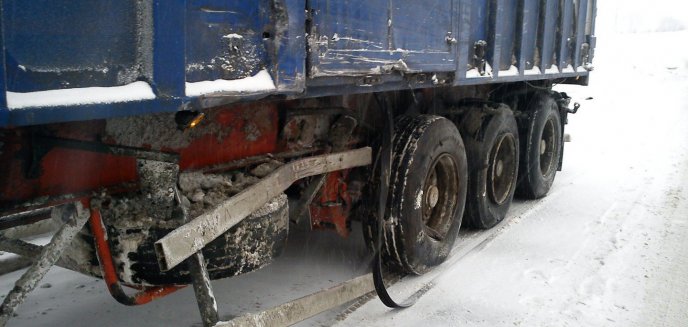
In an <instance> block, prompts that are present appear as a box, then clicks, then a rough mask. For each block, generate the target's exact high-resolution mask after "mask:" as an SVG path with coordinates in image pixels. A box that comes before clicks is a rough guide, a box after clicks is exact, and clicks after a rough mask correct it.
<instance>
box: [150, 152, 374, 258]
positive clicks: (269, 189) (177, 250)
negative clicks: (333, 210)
mask: <svg viewBox="0 0 688 327" xmlns="http://www.w3.org/2000/svg"><path fill="white" fill-rule="evenodd" d="M371 160H372V149H371V148H370V147H364V148H360V149H356V150H350V151H345V152H340V153H334V154H328V155H322V156H315V157H308V158H304V159H300V160H295V161H292V162H290V163H287V164H285V165H283V166H281V167H280V168H278V169H277V170H275V171H273V172H272V173H271V174H270V175H268V176H267V177H265V178H263V179H262V180H261V181H260V182H258V183H256V184H254V185H252V186H250V187H248V188H246V189H245V190H243V191H241V193H239V194H237V195H235V196H233V197H231V198H229V199H228V200H227V201H225V202H224V203H222V204H220V205H219V206H218V207H216V208H215V209H213V210H212V211H210V212H207V213H204V214H202V215H200V216H198V217H197V218H195V219H194V220H192V221H191V222H189V223H186V224H185V225H183V226H181V227H179V228H177V229H175V230H174V231H172V232H170V233H169V234H167V236H165V237H163V238H162V239H160V240H158V241H157V242H155V252H156V254H157V257H158V264H159V265H160V270H162V271H168V270H170V269H172V268H174V267H176V266H177V265H178V264H180V263H181V262H183V261H184V260H186V258H188V257H190V256H191V255H193V254H194V253H196V252H198V251H200V250H201V249H202V248H203V247H205V246H206V245H207V244H208V243H210V242H212V241H213V240H214V239H216V238H217V237H219V236H220V235H222V234H223V233H225V232H226V231H227V230H229V229H230V228H232V227H233V226H234V225H236V224H238V223H239V222H241V221H242V220H243V219H244V218H246V217H248V216H249V215H250V214H251V213H253V212H254V211H256V210H258V209H260V207H262V206H263V205H265V204H266V203H267V202H268V201H270V200H271V199H272V198H274V197H276V196H278V195H279V194H280V193H282V192H284V190H286V189H287V188H288V187H289V186H291V184H293V183H294V182H295V181H297V180H299V179H302V178H305V177H310V176H315V175H320V174H324V173H329V172H333V171H337V170H342V169H348V168H354V167H360V166H365V165H369V164H370V163H371Z"/></svg>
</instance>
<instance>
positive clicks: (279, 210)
mask: <svg viewBox="0 0 688 327" xmlns="http://www.w3.org/2000/svg"><path fill="white" fill-rule="evenodd" d="M134 201H135V200H132V199H127V198H121V199H118V198H113V199H112V204H111V205H114V204H115V203H118V205H122V206H121V207H123V205H129V206H132V205H133V203H134ZM121 207H120V208H121ZM288 212H289V207H288V202H287V196H286V195H285V194H281V195H279V196H277V197H276V198H274V199H272V200H270V201H269V202H268V203H267V204H266V205H265V206H263V207H262V208H260V209H258V210H257V211H256V212H254V213H253V214H251V215H250V216H248V217H247V218H246V219H244V220H243V221H241V222H240V223H239V224H237V225H236V226H234V227H232V228H231V229H229V230H228V231H227V232H226V233H224V234H222V235H221V236H220V237H218V238H217V239H215V240H214V241H212V242H210V243H209V244H208V245H207V246H206V247H205V248H204V249H203V255H204V258H205V261H206V266H207V269H208V274H209V277H210V279H213V280H215V279H221V278H227V277H232V276H237V275H240V274H243V273H247V272H251V271H254V270H257V269H260V268H262V267H264V266H266V265H267V264H269V263H270V262H271V261H272V259H273V258H275V257H277V256H279V255H280V254H281V252H282V250H283V249H284V246H285V243H286V240H287V234H288V226H289V225H288V219H289V218H288ZM101 213H102V215H103V225H104V226H105V228H106V230H107V237H108V243H109V245H110V250H111V252H112V255H113V257H112V259H113V262H114V264H115V266H116V267H117V274H118V278H119V280H120V281H121V282H123V283H124V284H126V285H134V286H151V285H186V284H190V283H191V282H192V280H191V276H190V273H189V268H188V265H187V264H186V262H182V263H181V264H179V265H178V266H177V267H175V268H174V269H172V270H170V271H166V272H161V271H160V268H159V266H158V263H157V257H156V254H155V248H154V243H155V242H156V241H157V240H159V239H160V238H162V237H164V236H165V235H167V234H168V233H169V232H171V231H172V230H174V229H175V228H177V227H179V226H181V224H182V222H181V221H180V220H179V219H177V218H178V217H176V218H175V219H168V220H164V219H162V217H156V218H159V219H151V218H146V219H130V220H125V219H121V218H122V217H119V216H118V215H116V214H115V213H114V212H113V210H102V211H101ZM149 213H150V214H151V215H154V214H155V213H153V212H149ZM64 256H65V258H66V259H67V260H69V262H72V263H73V264H74V266H75V267H77V268H78V269H79V271H80V272H82V273H84V274H87V275H91V276H94V277H101V278H102V273H101V271H100V266H99V263H98V258H97V256H96V253H95V251H94V239H93V235H92V234H91V232H90V231H89V230H88V229H84V230H82V231H81V232H80V235H79V237H75V241H74V242H72V244H71V246H70V248H68V249H66V250H65V255H64Z"/></svg>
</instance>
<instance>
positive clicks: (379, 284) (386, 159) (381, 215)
mask: <svg viewBox="0 0 688 327" xmlns="http://www.w3.org/2000/svg"><path fill="white" fill-rule="evenodd" d="M375 98H376V100H377V103H378V105H379V106H380V108H381V109H382V111H383V113H384V114H385V116H386V118H387V124H386V125H387V126H386V127H385V128H384V129H383V131H382V144H381V147H380V152H381V155H380V192H379V199H378V201H379V202H378V211H377V213H378V214H377V242H376V243H375V256H374V257H373V284H374V285H375V291H376V292H377V296H378V297H379V298H380V301H382V303H383V304H384V305H386V306H387V307H390V308H395V309H402V308H408V307H410V306H412V305H413V304H415V303H416V300H417V297H415V296H411V297H410V298H408V299H406V300H405V301H404V302H402V303H398V302H396V301H394V299H392V297H391V296H390V295H389V292H387V287H386V286H385V282H384V277H383V275H382V233H384V232H385V214H386V213H385V210H386V208H387V197H388V195H389V176H390V171H391V170H392V138H393V136H394V115H393V114H392V110H391V108H390V106H389V103H388V102H387V101H386V100H387V99H386V97H385V96H384V95H380V94H375Z"/></svg>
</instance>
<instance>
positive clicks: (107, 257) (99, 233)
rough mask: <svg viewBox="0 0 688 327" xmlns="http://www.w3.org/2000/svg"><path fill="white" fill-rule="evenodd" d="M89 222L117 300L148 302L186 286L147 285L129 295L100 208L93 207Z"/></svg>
mask: <svg viewBox="0 0 688 327" xmlns="http://www.w3.org/2000/svg"><path fill="white" fill-rule="evenodd" d="M89 223H90V226H91V233H92V234H93V241H94V243H95V245H96V254H97V256H98V261H99V262H100V269H101V270H102V272H103V279H104V280H105V284H106V285H107V288H108V291H109V292H110V295H112V297H113V298H115V300H117V302H119V303H121V304H124V305H129V306H134V305H141V304H146V303H148V302H151V301H153V300H155V299H157V298H161V297H163V296H166V295H168V294H170V293H173V292H175V291H177V290H179V289H181V288H184V286H175V285H173V286H156V287H147V288H144V289H143V290H141V291H139V292H138V293H136V294H134V295H127V294H126V293H125V292H124V289H123V288H122V285H121V284H120V282H119V278H117V270H116V269H115V264H114V262H113V261H112V253H111V252H110V244H109V243H108V240H107V235H106V232H105V226H103V220H102V217H101V215H100V209H99V208H95V207H91V210H90V217H89Z"/></svg>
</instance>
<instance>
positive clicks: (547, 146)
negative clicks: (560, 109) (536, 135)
mask: <svg viewBox="0 0 688 327" xmlns="http://www.w3.org/2000/svg"><path fill="white" fill-rule="evenodd" d="M555 131H556V129H555V128H554V122H553V121H552V119H547V121H546V122H545V128H544V129H543V130H542V137H541V138H540V149H539V150H540V172H541V173H542V175H543V176H547V175H549V174H550V173H551V172H552V169H553V168H554V158H555V157H556V149H557V135H556V132H555Z"/></svg>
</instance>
